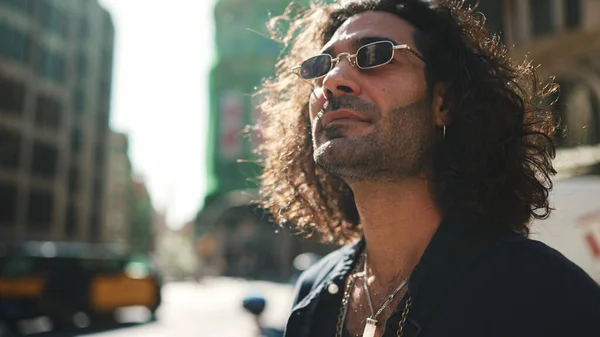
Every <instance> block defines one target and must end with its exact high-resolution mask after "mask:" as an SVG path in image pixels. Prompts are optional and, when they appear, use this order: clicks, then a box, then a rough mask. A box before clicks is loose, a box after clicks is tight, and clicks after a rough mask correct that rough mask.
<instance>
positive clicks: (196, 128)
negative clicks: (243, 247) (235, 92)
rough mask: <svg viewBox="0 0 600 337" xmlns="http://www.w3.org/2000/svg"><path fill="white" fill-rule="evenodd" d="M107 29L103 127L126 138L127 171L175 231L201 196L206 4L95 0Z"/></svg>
mask: <svg viewBox="0 0 600 337" xmlns="http://www.w3.org/2000/svg"><path fill="white" fill-rule="evenodd" d="M99 2H100V4H101V5H102V6H103V7H104V8H105V9H107V10H108V11H109V12H110V13H111V15H112V18H113V22H114V25H115V55H114V57H115V59H114V69H113V88H112V103H111V104H112V111H111V113H112V115H111V122H110V123H111V128H112V129H113V130H115V131H120V132H126V133H127V134H128V135H129V141H130V143H129V145H130V148H129V155H130V158H131V161H132V165H133V170H134V173H135V174H137V175H139V176H140V177H143V179H144V180H145V181H146V184H147V186H148V190H149V192H150V195H151V197H152V201H153V204H154V207H155V208H156V209H157V210H158V211H163V212H166V214H167V224H168V226H169V227H171V228H174V229H176V228H179V227H180V226H182V225H183V224H184V223H185V222H187V221H189V220H191V219H193V217H194V216H195V214H196V212H197V211H198V209H199V208H200V207H201V205H202V202H203V199H204V193H205V190H206V178H205V173H204V171H205V170H204V165H205V153H206V150H205V144H206V126H207V121H208V86H207V84H208V72H209V67H210V64H211V61H212V55H213V52H212V46H213V44H214V42H213V36H214V28H213V17H212V7H213V1H209V0H99Z"/></svg>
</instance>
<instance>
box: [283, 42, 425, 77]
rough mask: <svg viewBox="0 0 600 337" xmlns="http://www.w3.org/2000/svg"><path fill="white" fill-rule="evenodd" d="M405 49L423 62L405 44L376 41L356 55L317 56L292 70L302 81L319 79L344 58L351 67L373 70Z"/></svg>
mask: <svg viewBox="0 0 600 337" xmlns="http://www.w3.org/2000/svg"><path fill="white" fill-rule="evenodd" d="M399 49H406V50H408V51H409V52H411V53H413V54H414V55H415V56H416V57H418V58H419V59H421V60H422V61H425V60H424V59H423V56H422V55H421V54H419V53H418V52H417V51H416V50H414V49H412V48H411V47H410V46H408V45H406V44H399V45H394V44H393V43H392V42H390V41H377V42H372V43H369V44H366V45H364V46H362V47H360V48H358V50H357V51H356V54H350V53H340V54H338V56H337V57H336V58H333V57H332V56H331V55H329V54H319V55H317V56H313V57H311V58H308V59H306V60H304V61H302V64H300V65H299V66H295V67H293V68H292V71H293V72H295V73H296V75H298V76H300V78H302V79H303V80H314V79H318V78H321V77H323V76H325V75H327V73H329V71H330V70H331V69H333V67H335V65H336V64H337V63H338V62H340V60H341V59H342V57H345V58H346V59H347V60H348V62H349V63H350V64H351V65H352V66H356V67H358V68H359V69H373V68H377V67H381V66H384V65H386V64H388V63H390V62H391V61H392V60H393V59H394V53H395V51H396V50H399Z"/></svg>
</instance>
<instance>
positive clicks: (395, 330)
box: [258, 0, 600, 337]
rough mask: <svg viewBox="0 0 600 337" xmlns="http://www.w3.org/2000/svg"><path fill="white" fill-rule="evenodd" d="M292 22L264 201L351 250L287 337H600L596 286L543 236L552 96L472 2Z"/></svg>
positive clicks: (312, 285)
mask: <svg viewBox="0 0 600 337" xmlns="http://www.w3.org/2000/svg"><path fill="white" fill-rule="evenodd" d="M292 12H294V11H290V12H288V14H289V13H292ZM279 19H286V17H282V18H279ZM280 22H284V23H285V22H287V23H288V25H289V24H290V23H291V31H290V33H289V34H287V35H285V37H284V42H285V43H287V45H288V46H289V52H288V54H287V56H285V57H284V58H283V59H282V60H281V62H280V63H278V71H277V75H276V77H274V78H273V79H271V80H269V81H267V82H266V83H265V85H264V87H263V90H262V93H263V94H264V95H265V96H264V97H265V102H264V104H263V105H262V109H263V115H262V122H261V124H260V126H259V128H258V130H259V132H260V135H261V137H262V140H263V143H262V145H261V147H260V153H261V154H262V155H263V158H264V166H265V167H264V173H263V176H262V188H261V197H262V205H263V206H264V207H265V208H268V209H270V210H271V212H272V213H273V215H274V218H275V220H276V221H277V222H278V223H279V224H282V225H289V226H292V227H293V228H295V229H296V230H297V232H298V233H301V234H304V235H307V236H317V237H319V238H321V239H322V240H323V241H325V242H336V243H343V244H346V245H345V246H344V247H343V248H341V249H339V250H338V251H335V252H333V253H332V254H330V255H329V256H327V257H325V258H324V259H323V260H321V261H320V262H319V263H318V264H317V265H316V266H314V267H313V268H311V269H309V270H308V271H307V272H305V273H304V275H303V276H302V277H301V278H300V280H299V283H298V287H297V295H296V300H295V304H294V308H293V312H292V314H291V316H290V318H289V321H288V323H287V327H286V336H289V337H295V336H302V337H308V336H311V337H312V336H315V337H316V336H318V337H322V336H331V337H333V336H336V337H337V336H361V335H362V336H368V337H371V336H386V337H388V336H423V337H434V336H461V337H465V336H478V337H479V336H488V337H489V336H528V337H532V336H600V289H599V287H598V285H597V284H596V283H595V282H594V281H593V280H592V279H591V278H590V277H589V276H588V275H586V274H585V273H584V272H583V271H582V270H581V269H580V268H578V267H577V266H575V265H574V264H573V263H571V262H570V261H568V260H567V259H566V258H565V257H563V256H562V255H561V254H559V253H558V252H556V251H555V250H553V249H551V248H549V247H547V246H545V245H544V244H542V243H540V242H536V241H533V240H529V239H527V235H528V233H529V224H530V222H531V221H532V220H533V219H534V218H538V219H542V218H545V217H547V216H548V215H549V214H550V211H551V208H550V206H549V203H548V193H549V191H550V189H551V187H552V184H551V180H550V177H551V176H552V175H553V174H554V173H555V171H554V168H553V166H552V162H551V159H552V158H553V156H554V146H553V143H552V139H551V138H550V137H551V135H552V131H553V127H554V126H553V124H552V118H551V113H550V111H548V110H547V109H543V108H541V107H543V104H541V103H542V102H543V98H544V97H545V96H547V95H549V94H551V93H553V92H554V91H555V90H556V88H555V87H554V86H546V87H543V88H540V87H538V82H537V79H536V73H535V69H534V67H532V66H530V65H528V64H524V65H517V64H514V63H512V61H511V60H510V59H509V58H508V56H507V54H506V48H505V47H504V46H503V45H501V43H500V42H499V40H498V39H496V38H494V36H493V35H491V34H490V33H489V32H488V31H486V30H485V29H484V28H483V24H482V22H481V16H479V15H477V14H476V13H475V12H474V10H473V9H470V8H467V7H466V6H465V5H464V4H463V3H462V2H460V1H451V0H440V1H423V0H379V1H347V2H346V3H344V4H334V5H321V6H314V7H313V8H312V9H310V10H307V11H305V12H302V13H301V15H300V16H299V17H297V18H292V20H291V21H284V20H276V22H275V23H276V24H277V23H280ZM281 27H282V26H281V25H275V26H274V28H275V31H276V32H278V31H281V29H277V28H281ZM290 224H293V225H290Z"/></svg>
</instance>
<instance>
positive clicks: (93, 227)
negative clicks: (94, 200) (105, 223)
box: [90, 209, 102, 242]
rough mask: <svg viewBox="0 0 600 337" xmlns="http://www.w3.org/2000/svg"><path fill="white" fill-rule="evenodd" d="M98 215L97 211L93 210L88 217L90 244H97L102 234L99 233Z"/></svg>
mask: <svg viewBox="0 0 600 337" xmlns="http://www.w3.org/2000/svg"><path fill="white" fill-rule="evenodd" d="M98 213H99V212H98V210H97V209H93V211H92V215H91V216H90V238H91V239H92V242H99V241H100V240H101V238H100V235H101V234H102V233H100V217H99V216H98Z"/></svg>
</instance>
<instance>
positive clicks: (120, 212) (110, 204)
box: [102, 132, 133, 248]
mask: <svg viewBox="0 0 600 337" xmlns="http://www.w3.org/2000/svg"><path fill="white" fill-rule="evenodd" d="M108 143H109V147H108V168H107V171H108V172H107V179H106V199H105V203H106V209H107V211H106V217H105V222H104V226H103V228H102V230H103V237H104V238H105V239H106V240H107V241H109V242H112V243H116V244H118V245H119V246H120V247H123V248H129V247H130V244H131V233H130V227H131V225H130V223H131V218H132V214H131V213H132V209H131V203H132V198H133V180H132V168H131V160H130V159H129V139H128V138H127V135H126V134H124V133H119V132H110V134H109V142H108Z"/></svg>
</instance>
